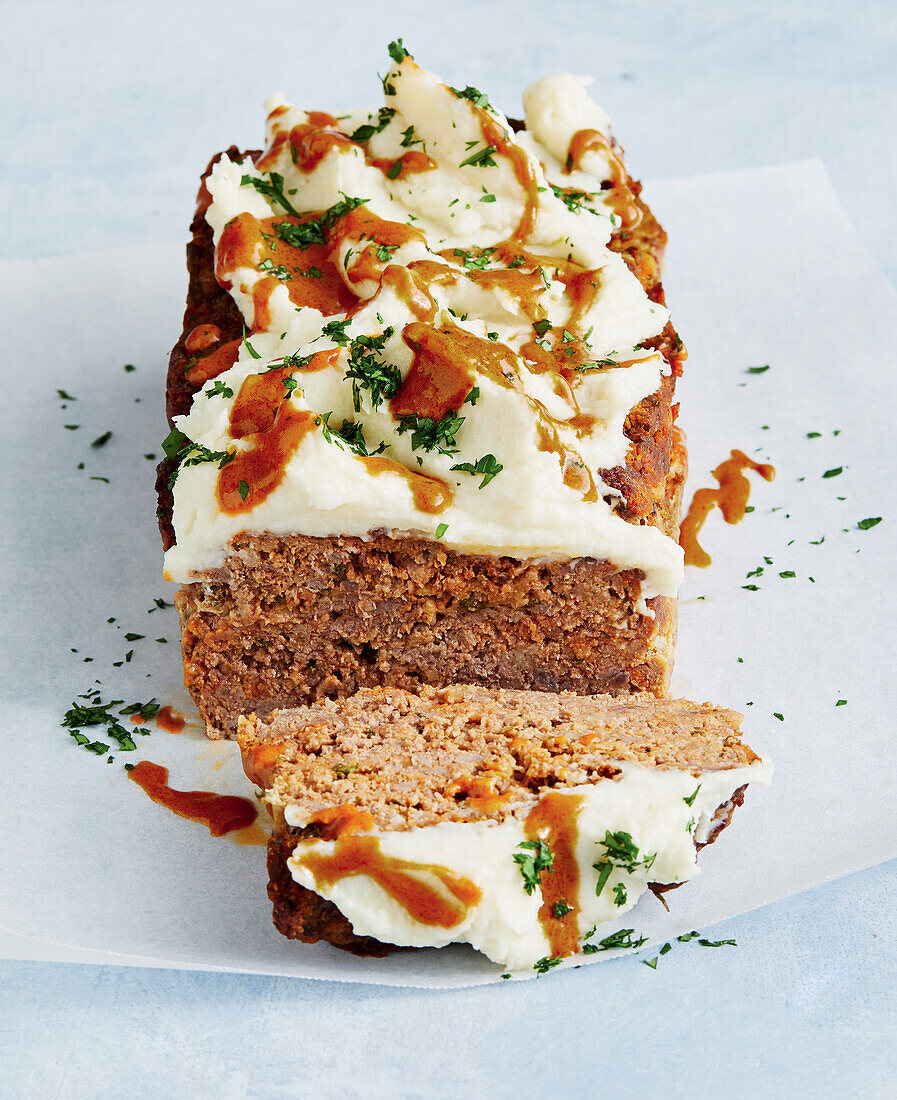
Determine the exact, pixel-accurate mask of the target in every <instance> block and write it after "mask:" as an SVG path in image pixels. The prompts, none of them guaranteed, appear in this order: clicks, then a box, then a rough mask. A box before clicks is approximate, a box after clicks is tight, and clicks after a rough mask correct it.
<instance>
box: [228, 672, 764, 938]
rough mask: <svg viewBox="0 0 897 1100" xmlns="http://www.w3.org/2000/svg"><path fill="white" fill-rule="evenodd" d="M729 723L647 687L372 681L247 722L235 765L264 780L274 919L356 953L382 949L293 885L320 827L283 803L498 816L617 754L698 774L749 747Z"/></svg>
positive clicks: (733, 719) (401, 815)
mask: <svg viewBox="0 0 897 1100" xmlns="http://www.w3.org/2000/svg"><path fill="white" fill-rule="evenodd" d="M740 720H741V717H740V715H738V714H735V713H734V712H732V711H728V710H724V709H722V708H719V707H714V706H711V705H710V704H708V703H705V704H703V705H698V704H695V703H689V702H687V701H685V700H677V699H657V698H655V697H654V696H650V695H632V696H628V697H626V698H624V699H620V698H611V697H608V696H604V697H589V698H583V697H582V696H573V695H570V694H566V693H565V694H559V695H551V694H545V693H535V692H520V691H492V690H483V689H480V688H475V687H463V686H454V687H450V688H446V689H435V690H434V689H426V688H425V689H423V690H422V691H421V692H420V693H418V694H411V693H407V692H404V691H399V690H388V689H386V690H384V689H375V690H373V691H363V692H360V693H358V694H357V695H356V696H354V697H353V698H352V699H350V700H348V701H344V702H333V701H330V700H327V701H324V702H323V703H321V704H318V705H315V706H312V707H307V708H303V709H301V710H295V711H283V712H281V713H280V714H278V715H275V716H273V718H272V719H271V720H270V721H269V722H263V721H261V720H258V719H255V718H251V719H250V720H248V721H244V722H242V723H241V729H240V734H239V739H240V747H241V750H242V752H243V758H244V767H245V769H246V771H247V774H248V775H249V776H250V778H252V779H253V780H254V781H255V782H256V783H257V784H258V785H259V786H260V787H262V788H263V789H264V790H265V792H266V801H267V803H268V806H269V809H270V811H271V813H272V817H273V819H274V826H275V828H274V835H273V836H272V838H271V840H270V841H269V844H268V874H269V885H268V896H269V898H270V899H271V901H272V902H273V905H274V912H273V917H274V924H275V926H276V927H277V929H278V931H280V932H281V933H282V934H283V935H285V936H287V937H288V938H290V939H298V940H302V941H303V942H306V943H314V942H317V941H319V940H326V941H327V942H329V943H332V944H334V945H336V946H338V947H343V948H347V949H349V950H351V951H354V952H355V953H357V954H363V955H382V954H384V953H386V952H387V951H389V950H391V949H392V948H390V947H389V946H388V945H385V944H383V943H380V942H379V941H377V940H375V939H372V938H371V937H368V936H356V935H355V934H354V932H353V929H352V925H351V923H350V921H349V920H348V919H347V918H346V917H345V916H344V915H343V914H342V913H341V912H340V911H339V909H337V907H336V906H335V905H334V904H333V902H330V901H328V900H326V899H324V898H322V897H320V896H319V895H318V894H315V893H314V892H313V891H311V890H307V889H306V888H305V887H302V886H300V885H299V884H298V883H296V882H295V880H294V879H293V877H292V875H291V874H290V870H289V867H288V866H287V860H288V859H289V857H290V855H291V854H292V851H293V848H294V847H295V845H296V843H297V841H298V840H300V839H301V838H302V837H306V836H315V835H320V833H319V832H316V830H319V829H320V826H316V825H314V824H311V825H308V826H306V827H305V828H304V829H300V828H291V827H290V826H289V825H287V824H286V822H285V820H284V815H283V807H284V806H286V805H302V806H304V807H305V808H306V809H308V810H310V811H318V810H326V809H329V808H331V807H336V806H344V805H351V806H353V807H356V808H359V809H363V810H365V811H367V812H369V813H371V814H372V816H373V818H374V820H375V822H376V824H377V825H378V826H381V827H392V828H413V827H416V826H423V825H429V824H435V823H437V822H439V821H445V820H454V821H465V820H478V819H479V818H480V817H481V816H482V815H483V814H486V815H487V816H489V817H495V818H501V817H502V816H503V815H504V813H505V812H507V810H508V807H509V806H511V805H512V804H514V803H518V802H519V801H520V800H521V799H523V800H526V799H529V800H530V801H532V802H533V803H535V802H536V801H537V800H538V798H539V797H541V794H542V793H544V792H545V791H546V790H557V789H560V788H562V787H563V786H573V785H576V784H578V783H583V782H589V781H592V782H595V781H598V782H602V781H613V777H614V775H615V774H618V772H619V769H618V768H617V767H615V763H614V762H615V761H629V762H637V763H642V764H645V765H648V766H654V767H671V766H672V767H680V768H693V769H695V770H698V769H700V768H702V767H703V768H725V767H737V766H741V765H744V764H750V763H752V762H754V761H756V760H757V756H756V754H755V753H754V752H753V751H752V750H751V749H750V748H749V747H748V746H747V745H745V744H744V743H743V742H742V741H741V740H740V736H739V733H740ZM583 735H586V738H587V740H586V742H585V743H583V742H582V741H581V740H580V738H581V737H582V736H583ZM744 791H745V787H744V786H742V787H740V788H739V789H738V790H736V791H735V792H734V794H733V795H732V797H731V798H730V799H729V800H727V801H726V802H725V803H723V804H722V805H721V806H719V807H718V809H717V810H716V813H715V815H714V817H713V825H712V828H711V830H710V832H709V834H708V835H707V838H706V840H705V841H704V842H703V843H696V846H697V847H698V848H699V849H700V848H702V847H704V846H705V845H706V844H711V843H713V841H714V840H716V838H717V836H719V834H720V833H721V832H722V830H723V829H724V828H725V827H726V826H727V825H728V824H729V822H730V820H731V818H732V814H733V812H734V810H735V807H736V806H740V805H741V804H742V802H743V799H744ZM469 792H474V793H476V794H479V795H483V794H484V793H488V795H489V797H490V799H494V802H491V803H490V804H489V806H488V808H487V809H486V810H479V809H476V808H473V809H471V808H470V807H468V805H467V802H466V799H467V795H468V793H469ZM676 885H677V884H675V883H671V884H654V885H653V886H652V887H651V889H652V890H654V892H656V893H662V892H665V891H666V890H669V889H672V888H674V887H675V886H676Z"/></svg>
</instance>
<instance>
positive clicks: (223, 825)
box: [128, 760, 258, 836]
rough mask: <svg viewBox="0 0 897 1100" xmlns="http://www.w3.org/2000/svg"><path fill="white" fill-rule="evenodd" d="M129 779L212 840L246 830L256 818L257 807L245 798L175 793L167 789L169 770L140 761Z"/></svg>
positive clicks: (195, 792) (203, 793)
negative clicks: (196, 824) (202, 828)
mask: <svg viewBox="0 0 897 1100" xmlns="http://www.w3.org/2000/svg"><path fill="white" fill-rule="evenodd" d="M128 778H129V779H131V780H133V781H134V782H135V783H136V784H137V785H138V787H140V788H141V789H142V790H144V791H145V792H146V793H147V794H148V795H149V797H150V798H151V799H152V800H153V802H156V803H158V804H159V805H160V806H165V808H166V809H169V810H171V811H172V812H173V813H176V814H177V815H178V817H185V818H187V820H188V821H197V822H199V823H200V824H202V825H206V826H208V829H209V832H210V833H211V834H212V836H224V835H225V833H230V832H233V831H234V830H235V829H245V828H246V826H247V825H251V824H252V823H253V822H254V821H255V819H256V817H257V816H258V810H257V809H256V807H255V806H254V805H253V804H252V803H251V802H250V801H249V800H248V799H246V798H238V797H237V796H236V795H230V794H214V793H213V792H212V791H176V790H174V788H173V787H169V785H168V768H164V767H162V765H161V764H153V763H152V762H151V761H149V760H141V761H140V763H139V764H136V765H135V766H134V767H133V768H132V769H131V770H130V771H129V772H128Z"/></svg>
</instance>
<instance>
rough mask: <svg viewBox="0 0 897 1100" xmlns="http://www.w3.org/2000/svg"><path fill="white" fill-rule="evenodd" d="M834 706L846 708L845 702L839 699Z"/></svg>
mask: <svg viewBox="0 0 897 1100" xmlns="http://www.w3.org/2000/svg"><path fill="white" fill-rule="evenodd" d="M835 706H836V707H846V706H847V700H846V699H839V700H838V702H837V703H835Z"/></svg>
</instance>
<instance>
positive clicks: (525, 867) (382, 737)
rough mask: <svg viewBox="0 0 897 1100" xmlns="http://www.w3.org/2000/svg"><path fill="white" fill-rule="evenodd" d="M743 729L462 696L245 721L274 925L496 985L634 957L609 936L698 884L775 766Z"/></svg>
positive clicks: (693, 719)
mask: <svg viewBox="0 0 897 1100" xmlns="http://www.w3.org/2000/svg"><path fill="white" fill-rule="evenodd" d="M740 720H741V719H740V715H738V714H735V713H734V712H732V711H729V710H724V709H722V708H719V707H714V706H711V705H710V704H708V703H705V704H703V705H698V704H695V703H690V702H687V701H684V700H677V699H669V698H665V699H658V698H656V697H654V696H652V695H650V694H638V695H629V696H626V697H624V698H620V697H612V696H608V695H602V696H580V695H575V694H572V693H570V692H561V693H557V694H551V693H545V692H527V691H509V690H494V689H484V688H480V687H474V686H469V685H456V686H454V687H447V688H435V689H434V688H422V689H421V690H420V692H418V693H411V692H407V691H403V690H401V689H398V688H372V689H363V690H361V691H359V692H358V693H356V694H355V695H354V696H353V697H351V698H349V699H346V700H341V701H334V700H329V699H326V700H323V701H321V702H319V703H316V704H313V705H311V706H308V707H304V708H299V709H296V710H284V711H280V712H279V713H277V714H275V715H273V716H272V717H271V718H270V720H269V721H267V722H265V721H262V720H261V719H259V718H255V717H251V718H249V719H241V722H240V731H239V734H238V738H239V742H240V748H241V750H242V753H243V762H244V768H245V770H246V773H247V775H248V776H249V777H250V779H252V780H253V782H255V783H256V784H257V785H258V786H259V787H260V788H261V789H262V792H263V798H264V801H265V804H266V806H267V808H268V810H269V812H270V814H271V816H272V818H273V822H274V833H273V836H272V838H271V840H270V843H269V848H268V867H269V873H270V885H269V888H268V892H269V896H270V898H271V900H272V901H273V903H274V923H275V925H276V926H277V928H278V930H279V931H280V932H282V933H283V934H284V935H285V936H288V937H290V938H293V939H299V940H303V941H305V942H315V941H318V940H327V941H329V942H330V943H333V944H336V945H337V946H340V947H347V948H350V949H351V950H353V951H356V952H360V953H363V954H382V953H383V952H384V951H386V950H388V949H389V948H390V947H391V946H395V945H402V946H417V947H420V946H427V945H431V946H443V945H445V944H447V943H451V942H466V943H471V944H472V945H473V946H474V947H476V948H478V949H479V950H481V951H483V952H485V953H486V954H487V955H489V957H490V958H492V959H493V960H494V961H496V962H498V963H500V964H501V965H503V966H509V967H512V968H515V969H525V968H527V967H530V966H534V965H535V966H537V967H540V966H541V967H544V966H545V965H546V961H545V960H546V959H547V960H549V962H550V961H551V960H556V959H558V958H560V957H563V956H567V955H571V954H574V953H576V952H577V951H580V950H582V951H584V952H585V953H587V954H588V953H591V952H592V951H594V950H603V949H604V947H603V946H602V945H607V946H633V945H634V943H635V941H634V939H633V936H634V932H632V930H628V931H629V932H630V933H632V935H629V937H628V938H627V937H626V936H624V937H623V939H624V942H622V943H621V942H620V933H619V930H617V932H616V933H611V934H610V935H607V931H608V928H609V927H611V926H612V922H616V923H615V924H613V927H615V928H616V925H617V924H619V923H620V918H622V917H623V916H624V914H626V913H627V912H628V910H629V909H631V907H632V906H633V905H634V904H635V903H636V901H637V900H638V898H639V896H640V895H641V894H642V893H643V892H644V891H645V890H646V889H648V888H652V889H655V890H659V889H662V888H666V887H668V886H669V885H671V884H677V883H681V882H683V881H684V880H686V879H688V878H689V877H691V875H692V874H694V873H695V870H696V863H695V854H696V848H700V847H702V846H703V845H704V844H706V843H710V842H711V841H712V840H714V839H715V838H716V836H717V835H718V833H719V832H720V831H721V830H722V828H724V827H725V826H726V825H727V824H728V822H729V819H730V816H731V813H732V810H733V808H734V806H735V805H738V804H740V803H741V800H742V798H743V794H744V789H745V785H746V784H747V783H748V782H749V781H750V782H761V783H765V782H768V779H769V772H770V766H769V765H768V763H766V762H764V761H761V759H760V758H759V757H758V756H757V755H756V754H755V753H754V752H753V751H752V750H751V749H750V748H749V747H748V746H747V745H746V744H744V743H743V742H742V741H741V738H740V728H739V727H740Z"/></svg>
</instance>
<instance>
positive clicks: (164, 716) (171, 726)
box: [156, 705, 187, 733]
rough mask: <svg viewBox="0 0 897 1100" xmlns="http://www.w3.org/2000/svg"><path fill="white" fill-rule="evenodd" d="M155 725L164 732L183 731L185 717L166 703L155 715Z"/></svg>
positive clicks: (185, 723)
mask: <svg viewBox="0 0 897 1100" xmlns="http://www.w3.org/2000/svg"><path fill="white" fill-rule="evenodd" d="M156 725H157V726H158V727H159V729H160V730H165V732H166V733H183V731H184V726H186V725H187V719H186V718H185V717H184V716H183V714H179V713H178V712H177V711H176V710H175V709H174V708H173V707H172V706H170V705H166V706H164V707H162V708H161V709H160V710H159V713H158V714H157V715H156Z"/></svg>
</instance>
